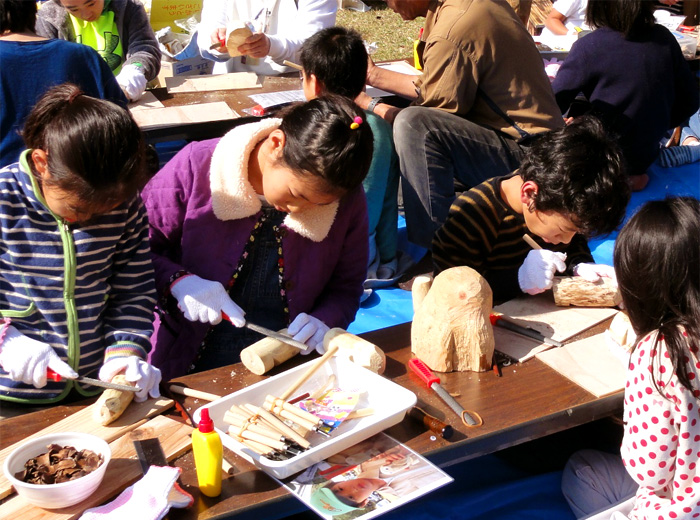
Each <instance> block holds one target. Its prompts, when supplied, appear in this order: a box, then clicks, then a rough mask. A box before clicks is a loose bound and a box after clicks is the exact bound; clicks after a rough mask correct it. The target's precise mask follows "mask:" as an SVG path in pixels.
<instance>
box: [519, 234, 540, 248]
mask: <svg viewBox="0 0 700 520" xmlns="http://www.w3.org/2000/svg"><path fill="white" fill-rule="evenodd" d="M523 240H524V241H525V242H527V245H529V246H530V247H531V248H532V249H542V248H541V247H540V245H539V244H538V243H537V242H535V241H534V240H533V239H532V237H531V236H530V235H528V234H527V233H525V234H524V235H523Z"/></svg>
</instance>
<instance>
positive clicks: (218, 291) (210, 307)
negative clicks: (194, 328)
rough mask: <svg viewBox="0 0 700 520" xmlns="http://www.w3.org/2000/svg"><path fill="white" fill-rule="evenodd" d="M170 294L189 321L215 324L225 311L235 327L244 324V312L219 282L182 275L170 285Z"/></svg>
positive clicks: (193, 275)
mask: <svg viewBox="0 0 700 520" xmlns="http://www.w3.org/2000/svg"><path fill="white" fill-rule="evenodd" d="M170 294H172V295H173V296H174V297H175V299H176V300H177V306H178V307H179V308H180V310H181V311H182V313H183V314H184V315H185V318H187V319H188V320H190V321H201V322H202V323H211V324H212V325H216V324H217V323H219V322H220V321H221V313H222V312H225V313H226V314H227V315H228V317H229V318H230V320H231V323H233V324H234V325H235V326H236V327H243V326H244V325H245V312H244V311H243V309H241V308H240V307H239V306H238V305H236V304H235V303H234V301H233V300H232V299H231V297H230V296H229V295H228V293H227V292H226V289H224V286H223V285H221V284H220V283H219V282H212V281H211V280H205V279H203V278H200V277H199V276H197V275H195V274H192V275H188V276H183V277H182V278H179V279H178V280H176V281H175V282H174V283H173V284H172V285H171V286H170Z"/></svg>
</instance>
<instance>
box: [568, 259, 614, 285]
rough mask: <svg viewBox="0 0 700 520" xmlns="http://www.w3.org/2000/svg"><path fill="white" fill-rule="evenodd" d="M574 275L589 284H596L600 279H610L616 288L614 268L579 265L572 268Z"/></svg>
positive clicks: (600, 265) (597, 265) (609, 266)
mask: <svg viewBox="0 0 700 520" xmlns="http://www.w3.org/2000/svg"><path fill="white" fill-rule="evenodd" d="M574 275H575V276H580V277H581V278H583V279H584V280H587V281H589V282H593V283H595V282H597V281H599V280H600V279H601V278H610V280H612V282H613V283H614V284H615V285H616V286H617V277H616V276H615V268H614V267H613V266H611V265H605V264H593V263H589V262H587V263H583V262H582V263H580V264H576V266H575V267H574Z"/></svg>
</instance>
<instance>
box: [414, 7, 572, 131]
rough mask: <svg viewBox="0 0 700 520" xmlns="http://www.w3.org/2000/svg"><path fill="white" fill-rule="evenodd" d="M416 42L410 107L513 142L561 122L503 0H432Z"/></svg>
mask: <svg viewBox="0 0 700 520" xmlns="http://www.w3.org/2000/svg"><path fill="white" fill-rule="evenodd" d="M422 40H423V42H425V46H424V48H423V53H422V58H423V75H422V76H421V77H420V78H419V79H418V80H417V81H416V88H417V90H418V98H417V99H416V101H415V102H414V104H415V105H420V106H426V107H434V108H439V109H441V110H445V111H447V112H450V113H453V114H456V115H459V116H461V117H464V118H466V119H469V120H470V121H473V122H474V123H477V124H479V125H482V126H485V127H488V128H492V129H494V130H498V131H501V132H503V133H505V134H507V135H509V136H510V137H513V138H515V139H518V138H520V137H522V136H523V132H525V133H527V134H536V133H539V132H545V131H548V130H553V129H556V128H559V127H561V126H563V124H564V122H563V119H562V115H561V112H560V110H559V107H558V106H557V103H556V101H555V99H554V94H553V92H552V88H551V85H550V82H549V79H548V78H547V75H546V74H545V72H544V65H543V62H542V58H541V57H540V54H539V52H538V51H537V48H536V47H535V44H534V42H533V40H532V37H531V36H530V35H529V34H528V32H527V30H526V29H525V27H524V26H523V24H522V22H521V21H520V20H519V19H518V17H517V15H516V14H515V12H514V11H513V9H512V8H511V7H510V5H509V4H508V3H507V2H506V1H505V0H443V1H438V0H436V1H434V2H432V3H431V5H430V8H429V11H428V15H427V17H426V21H425V30H424V32H423V36H422ZM489 100H490V101H489ZM499 112H500V113H499ZM503 116H506V117H503ZM509 120H510V121H509ZM516 126H517V127H519V128H520V129H521V130H522V132H519V131H518V130H517V128H516Z"/></svg>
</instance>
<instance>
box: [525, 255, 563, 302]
mask: <svg viewBox="0 0 700 520" xmlns="http://www.w3.org/2000/svg"><path fill="white" fill-rule="evenodd" d="M564 270H566V253H555V252H554V251H550V250H549V249H533V250H532V251H530V252H529V253H528V254H527V256H526V257H525V261H524V262H523V265H521V266H520V269H518V284H519V285H520V289H521V290H522V291H523V292H526V293H527V294H539V293H541V292H544V291H546V290H547V289H551V288H552V280H553V279H554V273H555V272H557V271H564Z"/></svg>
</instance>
